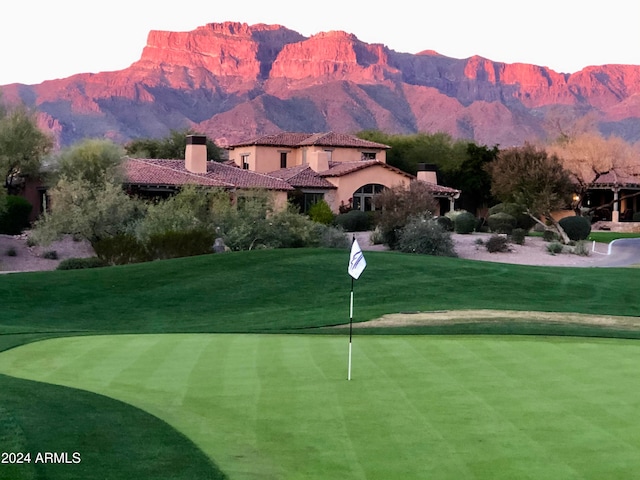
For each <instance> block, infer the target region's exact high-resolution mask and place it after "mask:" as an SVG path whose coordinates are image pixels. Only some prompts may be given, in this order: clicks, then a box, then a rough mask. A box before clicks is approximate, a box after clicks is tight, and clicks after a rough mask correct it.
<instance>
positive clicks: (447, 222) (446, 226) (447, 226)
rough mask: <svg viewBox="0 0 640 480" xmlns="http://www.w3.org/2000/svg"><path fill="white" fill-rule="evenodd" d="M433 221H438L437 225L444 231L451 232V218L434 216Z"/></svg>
mask: <svg viewBox="0 0 640 480" xmlns="http://www.w3.org/2000/svg"><path fill="white" fill-rule="evenodd" d="M435 221H436V222H438V225H440V227H441V228H442V229H443V230H444V231H446V232H453V220H451V219H450V218H449V217H447V216H442V215H441V216H439V217H436V218H435Z"/></svg>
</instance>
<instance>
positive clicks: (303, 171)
mask: <svg viewBox="0 0 640 480" xmlns="http://www.w3.org/2000/svg"><path fill="white" fill-rule="evenodd" d="M269 175H271V176H274V177H277V178H281V179H282V180H284V181H286V182H287V183H288V184H289V185H291V186H292V187H295V188H336V186H335V185H333V184H332V183H330V182H328V181H327V180H325V179H324V178H322V176H321V175H319V174H318V173H316V172H314V171H313V169H312V168H311V167H309V166H308V165H299V166H297V167H291V168H283V169H281V170H276V171H275V172H271V173H269Z"/></svg>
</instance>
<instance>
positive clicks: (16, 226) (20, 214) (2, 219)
mask: <svg viewBox="0 0 640 480" xmlns="http://www.w3.org/2000/svg"><path fill="white" fill-rule="evenodd" d="M0 201H2V200H0ZM4 202H5V204H4V208H2V209H0V233H4V234H5V235H19V234H20V233H22V231H23V230H24V229H25V228H27V227H28V226H29V214H30V213H31V210H32V208H33V206H32V205H31V203H29V201H28V200H27V199H26V198H24V197H19V196H17V195H7V196H6V197H5V199H4Z"/></svg>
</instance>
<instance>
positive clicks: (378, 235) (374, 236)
mask: <svg viewBox="0 0 640 480" xmlns="http://www.w3.org/2000/svg"><path fill="white" fill-rule="evenodd" d="M369 240H370V241H371V243H372V244H373V245H382V244H384V236H383V234H382V230H381V229H380V227H376V228H374V229H373V231H372V232H371V235H370V236H369Z"/></svg>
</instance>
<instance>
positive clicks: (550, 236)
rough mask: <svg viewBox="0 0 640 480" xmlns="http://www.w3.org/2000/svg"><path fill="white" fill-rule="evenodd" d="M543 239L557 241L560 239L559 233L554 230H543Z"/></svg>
mask: <svg viewBox="0 0 640 480" xmlns="http://www.w3.org/2000/svg"><path fill="white" fill-rule="evenodd" d="M542 239H543V240H544V241H545V242H555V241H557V240H558V234H557V233H556V232H554V231H553V230H545V231H544V232H542Z"/></svg>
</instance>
